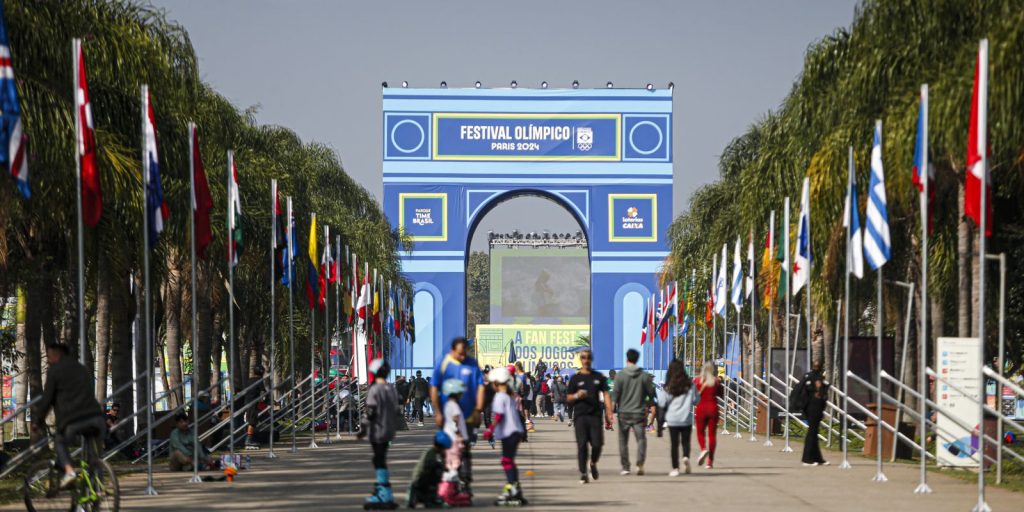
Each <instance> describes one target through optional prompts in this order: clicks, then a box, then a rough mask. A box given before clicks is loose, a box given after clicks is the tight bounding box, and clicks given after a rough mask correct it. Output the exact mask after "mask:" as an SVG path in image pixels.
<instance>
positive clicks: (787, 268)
mask: <svg viewBox="0 0 1024 512" xmlns="http://www.w3.org/2000/svg"><path fill="white" fill-rule="evenodd" d="M784 207H785V212H784V213H783V224H785V229H786V234H785V236H784V237H783V240H782V247H783V249H784V250H785V253H786V257H785V259H784V260H783V262H782V267H783V268H782V270H783V271H784V272H785V273H786V314H785V315H784V317H785V319H786V325H785V334H784V337H785V338H786V364H785V366H786V382H785V384H784V385H783V389H784V390H785V393H786V411H785V413H784V416H783V417H784V418H785V424H784V426H783V432H784V435H785V438H786V444H785V446H783V447H782V451H783V452H784V453H789V452H792V451H793V448H792V447H791V446H789V377H790V375H791V374H792V370H791V366H790V364H789V312H790V307H789V296H790V293H789V287H790V286H792V285H791V283H790V281H792V280H793V275H792V262H791V261H790V254H789V196H786V201H785V203H784ZM794 348H795V347H794Z"/></svg>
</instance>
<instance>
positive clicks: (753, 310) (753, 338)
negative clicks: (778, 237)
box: [737, 226, 757, 443]
mask: <svg viewBox="0 0 1024 512" xmlns="http://www.w3.org/2000/svg"><path fill="white" fill-rule="evenodd" d="M747 253H748V254H747V256H748V257H749V258H750V352H749V354H748V355H749V360H750V367H749V368H747V372H748V373H747V374H746V376H747V377H746V378H747V380H748V381H749V382H750V386H751V387H750V438H749V439H747V441H749V442H751V443H754V442H757V437H755V436H754V415H755V411H754V399H755V396H754V384H753V383H754V381H753V380H752V379H751V377H750V376H751V375H753V374H754V373H755V372H754V368H755V367H756V366H757V365H756V363H755V362H754V352H755V351H754V344H755V343H757V329H756V328H755V321H756V320H757V319H756V316H755V315H756V314H757V278H756V274H755V273H754V226H750V250H749V251H747ZM737 389H738V388H737Z"/></svg>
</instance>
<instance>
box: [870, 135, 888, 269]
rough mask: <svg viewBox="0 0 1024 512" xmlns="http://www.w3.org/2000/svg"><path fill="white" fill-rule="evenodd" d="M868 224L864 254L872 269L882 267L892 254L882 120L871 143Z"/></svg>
mask: <svg viewBox="0 0 1024 512" xmlns="http://www.w3.org/2000/svg"><path fill="white" fill-rule="evenodd" d="M866 221H867V226H866V228H867V229H866V232H865V233H864V256H866V257H867V259H868V265H871V269H872V270H878V269H879V268H882V265H885V263H886V262H888V261H889V258H890V257H891V255H892V247H891V243H890V239H889V210H888V205H887V202H886V199H885V171H884V169H883V168H882V121H881V120H878V121H875V142H874V144H872V145H871V183H870V186H869V187H868V211H867V219H866Z"/></svg>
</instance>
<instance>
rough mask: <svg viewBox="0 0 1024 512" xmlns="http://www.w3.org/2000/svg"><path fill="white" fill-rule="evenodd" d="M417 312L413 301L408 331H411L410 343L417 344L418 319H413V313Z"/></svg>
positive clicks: (410, 306)
mask: <svg viewBox="0 0 1024 512" xmlns="http://www.w3.org/2000/svg"><path fill="white" fill-rule="evenodd" d="M414 310H415V308H414V306H413V303H412V301H411V300H410V301H409V322H408V324H407V325H406V329H407V330H408V331H409V343H410V344H412V343H416V319H415V318H413V311H414Z"/></svg>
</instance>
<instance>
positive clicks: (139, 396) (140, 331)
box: [132, 275, 156, 428]
mask: <svg viewBox="0 0 1024 512" xmlns="http://www.w3.org/2000/svg"><path fill="white" fill-rule="evenodd" d="M132 278H133V280H134V291H135V293H134V294H132V299H133V300H134V302H135V315H133V318H132V323H133V333H134V334H133V336H132V338H133V339H132V345H133V346H134V347H135V369H136V371H137V372H138V374H139V375H145V374H146V372H147V371H149V364H150V363H151V362H152V359H146V343H148V339H147V336H146V333H145V331H144V329H145V328H146V319H145V315H146V310H145V306H146V305H145V301H144V297H145V296H144V294H143V293H142V279H141V278H140V277H139V276H138V275H134V276H132ZM154 369H155V367H154ZM154 382H156V379H155V378H154V374H153V373H150V374H148V375H146V377H145V378H143V379H139V381H138V382H137V383H136V386H135V389H136V393H135V407H136V410H137V411H145V410H146V407H148V405H149V387H150V386H151V385H153V383H154ZM138 418H139V420H138V425H139V427H140V428H143V427H144V425H145V423H146V420H147V417H146V414H140V415H139V416H138Z"/></svg>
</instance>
